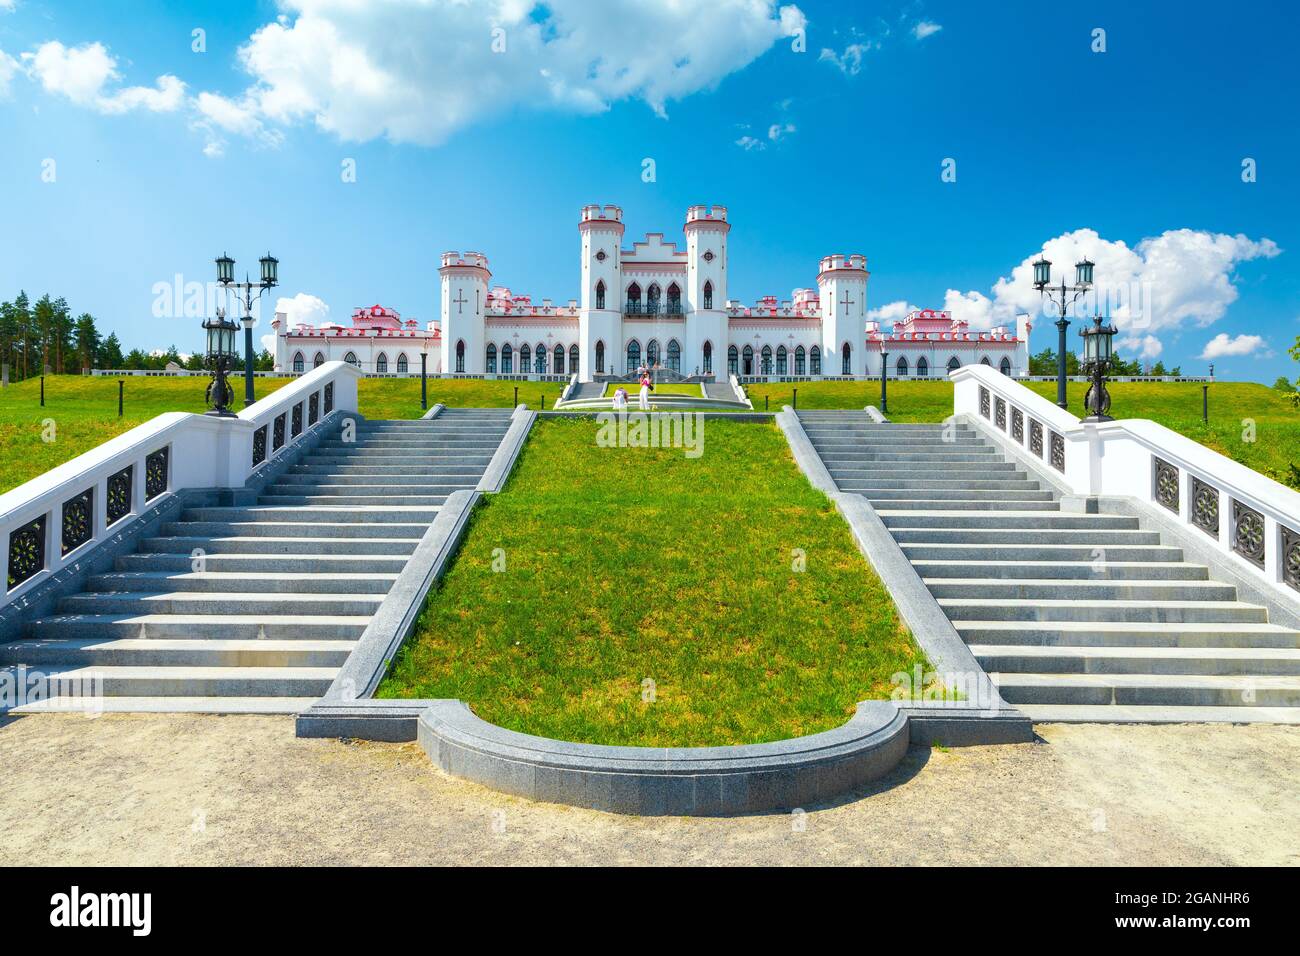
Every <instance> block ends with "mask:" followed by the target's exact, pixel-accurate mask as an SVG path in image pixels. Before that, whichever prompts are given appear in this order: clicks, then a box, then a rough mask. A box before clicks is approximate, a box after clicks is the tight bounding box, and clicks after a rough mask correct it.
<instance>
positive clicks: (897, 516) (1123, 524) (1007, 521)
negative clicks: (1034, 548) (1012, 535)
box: [877, 508, 1140, 532]
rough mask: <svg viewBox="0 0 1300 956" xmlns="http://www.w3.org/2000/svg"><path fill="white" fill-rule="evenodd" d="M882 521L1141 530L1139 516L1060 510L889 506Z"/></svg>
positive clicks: (902, 524) (898, 525)
mask: <svg viewBox="0 0 1300 956" xmlns="http://www.w3.org/2000/svg"><path fill="white" fill-rule="evenodd" d="M877 511H878V513H879V514H880V520H881V521H882V522H884V525H885V527H886V528H889V529H890V530H891V532H892V531H893V529H895V528H898V529H900V530H901V529H904V528H947V529H949V530H952V529H954V528H1006V527H1008V526H1009V525H1014V526H1015V527H1017V528H1063V529H1066V530H1071V529H1073V530H1079V529H1088V528H1095V529H1098V530H1112V531H1138V530H1140V525H1139V523H1138V519H1137V518H1130V517H1127V516H1126V515H1086V514H1068V513H1065V512H1060V511H1053V512H1041V511H1026V512H1024V513H1021V514H1008V513H1007V512H998V513H997V514H992V513H990V514H961V515H955V514H952V513H951V512H947V511H928V512H927V511H906V512H891V511H889V510H888V509H887V508H879V509H877Z"/></svg>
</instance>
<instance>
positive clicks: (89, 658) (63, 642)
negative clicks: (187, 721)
mask: <svg viewBox="0 0 1300 956" xmlns="http://www.w3.org/2000/svg"><path fill="white" fill-rule="evenodd" d="M356 644H357V642H356V641H330V640H325V641H318V640H301V639H300V640H274V639H271V638H267V639H265V640H257V639H253V640H239V639H234V640H232V639H227V638H199V639H191V640H185V639H176V638H145V639H141V638H138V637H124V638H111V637H109V638H104V637H86V638H62V639H60V638H51V639H41V638H37V639H29V640H22V641H15V642H13V643H12V644H0V663H3V664H27V665H28V666H29V667H37V666H40V665H48V664H58V665H63V666H66V667H93V666H98V667H342V666H343V663H344V662H345V661H346V660H347V659H348V655H349V654H350V653H352V649H353V648H354V647H356Z"/></svg>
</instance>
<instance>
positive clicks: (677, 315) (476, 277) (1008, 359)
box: [276, 205, 1030, 382]
mask: <svg viewBox="0 0 1300 956" xmlns="http://www.w3.org/2000/svg"><path fill="white" fill-rule="evenodd" d="M682 231H683V233H684V240H685V248H683V249H679V248H678V247H677V243H676V242H666V241H664V234H663V233H658V232H652V233H648V234H647V235H646V237H645V238H644V239H642V240H639V241H634V242H633V243H632V247H631V248H630V249H629V248H624V244H623V238H624V237H623V233H624V225H623V210H622V209H620V208H619V207H618V206H612V205H606V206H600V205H590V206H584V207H583V209H582V218H581V221H580V222H579V223H578V234H579V238H580V240H581V250H582V288H581V293H580V297H579V298H577V299H570V300H569V301H568V302H567V303H565V304H563V305H557V304H555V303H554V302H552V301H551V300H550V299H543V300H542V301H541V302H540V303H538V302H534V301H533V300H532V299H531V298H530V297H529V296H527V295H521V294H518V293H515V292H512V291H511V290H510V289H509V288H507V287H505V286H502V285H493V283H492V273H491V271H490V270H489V268H488V259H487V256H485V255H483V254H482V253H478V252H466V253H463V254H462V253H458V252H446V253H443V255H442V265H441V267H440V268H439V270H438V274H439V276H440V277H441V287H442V311H441V321H440V322H439V323H436V324H435V323H430V325H429V328H428V329H418V328H417V327H416V324H415V323H413V322H406V323H402V322H401V321H400V317H398V316H397V315H396V313H395V312H392V310H385V309H383V308H382V307H380V306H375V307H373V308H371V309H361V310H357V313H355V314H354V316H353V327H352V328H342V327H338V328H336V327H331V328H329V329H324V330H321V329H313V328H310V327H303V326H300V327H298V328H295V329H289V328H287V327H286V326H287V323H285V322H284V321H282V320H281V317H280V316H277V326H276V331H277V350H276V363H277V366H279V367H280V368H281V369H283V370H285V371H299V370H300V365H301V366H302V367H305V368H307V369H310V368H311V367H312V366H313V365H315V364H319V363H320V362H321V361H322V360H323V359H322V356H323V357H324V359H344V360H345V361H349V362H352V363H353V364H355V365H357V366H358V367H359V368H361V369H362V370H364V371H366V372H368V373H370V374H380V375H382V374H390V375H391V374H401V373H408V374H419V371H420V369H419V353H420V352H421V351H427V352H428V356H429V357H428V365H429V371H430V372H431V373H438V372H440V373H442V374H446V375H464V376H496V377H507V376H509V377H519V378H522V377H525V376H527V377H530V378H531V377H536V376H539V375H547V376H561V375H562V376H565V377H567V376H570V375H572V374H573V373H575V372H576V373H577V374H578V378H579V381H583V382H588V381H593V380H595V379H597V378H598V377H601V376H606V375H622V374H626V373H627V372H628V371H629V370H635V369H636V368H638V367H639V366H641V365H643V364H645V365H649V366H654V367H659V368H663V369H668V370H671V371H672V372H675V373H678V374H680V375H683V376H692V375H705V376H708V375H711V376H715V377H716V378H719V379H722V380H724V381H725V379H726V377H727V375H728V374H732V375H736V376H737V377H738V378H740V379H741V380H742V381H744V380H750V379H754V378H763V377H779V378H840V377H844V376H857V377H861V376H877V375H879V374H880V364H881V351H882V346H883V350H884V352H885V353H886V354H887V355H888V363H889V375H890V377H891V378H892V377H901V378H913V377H920V378H924V377H942V376H946V375H947V373H948V372H949V371H951V370H953V369H955V368H958V367H959V366H962V365H969V364H975V363H983V364H986V365H989V366H991V367H993V368H996V369H999V370H1000V371H1002V372H1003V373H1005V374H1007V375H1014V376H1020V375H1026V374H1028V370H1029V332H1030V323H1029V317H1028V316H1027V315H1022V316H1019V317H1018V318H1017V321H1016V328H1015V329H1014V330H1009V329H1007V328H1005V327H999V328H994V329H990V330H987V331H977V330H971V329H970V328H969V327H968V325H967V323H966V322H963V321H959V320H957V319H954V318H953V316H952V315H951V314H950V313H948V312H941V311H934V310H929V309H924V310H919V311H915V312H912V313H910V314H908V315H907V316H906V317H904V318H903V320H902V321H899V322H894V323H891V324H890V326H889V327H888V328H885V327H883V326H882V325H881V323H879V322H876V321H869V320H868V318H867V279H868V278H869V275H870V274H869V273H868V272H867V260H866V257H865V256H862V255H829V256H825V257H824V258H823V259H822V260H821V263H820V267H819V270H818V273H817V286H816V288H804V289H795V290H794V291H793V293H792V295H791V297H790V298H789V299H784V300H778V298H777V297H776V296H775V295H768V296H763V297H762V298H760V299H759V300H758V301H757V302H756V303H755V304H754V305H752V306H744V305H741V304H740V302H738V301H736V300H733V299H730V298H728V283H727V274H728V268H727V266H728V256H727V236H728V233H729V232H730V231H731V224H730V223H729V222H728V221H727V210H726V208H725V207H723V206H691V207H690V208H689V209H688V210H687V211H686V222H685V224H684V225H683V227H682ZM376 313H382V314H380V315H377V314H376Z"/></svg>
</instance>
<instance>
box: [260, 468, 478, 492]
mask: <svg viewBox="0 0 1300 956" xmlns="http://www.w3.org/2000/svg"><path fill="white" fill-rule="evenodd" d="M481 477H482V472H481V471H480V470H478V469H475V470H474V471H467V472H464V473H462V474H459V475H449V474H444V473H443V472H442V470H441V469H436V470H427V469H426V470H424V471H419V472H415V473H413V474H409V475H395V474H385V473H379V474H376V473H374V472H370V473H363V474H356V473H352V474H339V473H337V472H326V473H321V472H307V473H303V472H297V471H290V472H286V473H285V474H284V475H282V476H281V478H280V480H279V481H278V482H277V483H276V484H275V485H273V486H271V487H274V488H295V489H296V488H340V487H349V486H350V487H359V488H403V489H405V488H450V489H452V490H453V491H454V490H456V489H458V488H473V487H474V486H475V485H476V484H478V480H479V478H481Z"/></svg>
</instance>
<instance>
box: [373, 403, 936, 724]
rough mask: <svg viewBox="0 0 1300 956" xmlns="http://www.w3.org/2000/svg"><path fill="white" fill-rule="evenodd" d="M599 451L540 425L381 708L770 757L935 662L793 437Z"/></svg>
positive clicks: (590, 435)
mask: <svg viewBox="0 0 1300 956" xmlns="http://www.w3.org/2000/svg"><path fill="white" fill-rule="evenodd" d="M595 437H596V426H595V424H594V423H593V422H592V421H591V420H589V419H587V420H581V419H579V420H570V419H551V420H546V421H541V422H538V423H537V425H536V426H535V427H534V429H533V432H532V436H531V437H530V439H529V442H528V445H527V447H526V448H525V451H524V454H523V455H522V457H521V459H520V461H519V462H518V464H517V466H516V470H515V473H514V475H513V477H512V478H511V480H510V484H509V486H508V487H507V489H506V491H505V492H504V493H502V494H500V495H497V496H494V497H492V498H491V499H489V500H488V501H487V502H486V503H485V504H484V505H483V506H482V507H481V508H480V510H479V511H478V512H477V513H476V514H475V515H474V517H473V520H472V523H471V527H470V529H469V532H468V534H467V536H466V539H465V542H464V545H463V547H462V548H461V551H460V553H459V554H458V556H457V557H456V559H455V562H454V564H453V566H452V567H451V568H450V570H449V571H448V573H447V575H446V577H445V578H444V580H443V582H442V584H441V586H440V587H439V589H438V590H436V591H435V592H434V593H433V594H432V595H431V597H430V600H429V604H428V606H427V607H426V609H425V611H424V614H423V616H422V618H421V621H420V624H419V627H418V629H417V634H416V636H414V637H413V638H412V639H411V641H410V642H409V643H408V644H407V646H406V647H405V648H404V649H403V652H402V654H401V655H400V656H399V659H398V661H397V662H396V663H395V665H394V667H393V669H392V672H391V673H390V675H389V676H388V678H387V679H386V680H385V682H384V684H383V685H382V686H381V688H380V692H379V694H380V696H381V697H457V698H461V699H462V700H465V701H467V702H469V704H470V705H471V706H472V707H473V708H474V710H475V712H476V713H477V714H479V715H480V716H481V717H483V718H485V719H486V720H490V721H492V722H494V723H497V724H500V725H502V726H504V727H509V728H511V729H514V730H519V731H524V732H527V733H534V734H543V735H546V736H549V737H555V738H559V739H564V740H575V741H585V742H595V743H606V744H635V745H643V746H687V745H690V746H699V745H712V744H738V743H757V742H761V741H768V740H778V739H781V738H785V737H791V736H797V735H803V734H809V733H814V732H816V731H820V730H826V729H828V728H831V727H835V726H838V725H839V724H841V723H843V722H844V721H845V720H847V719H848V717H849V716H851V714H852V712H853V705H854V704H855V703H856V702H857V701H859V700H862V699H865V698H869V697H887V696H888V693H889V690H890V682H889V679H890V676H891V675H892V674H893V673H895V672H896V671H899V670H906V669H909V668H910V667H911V666H912V665H913V664H914V663H915V662H917V661H918V660H920V659H921V658H920V652H919V651H918V650H917V648H916V646H915V644H914V643H913V642H912V640H911V638H910V636H908V635H907V634H906V633H905V632H904V631H903V630H902V628H901V627H900V624H899V622H898V619H897V618H896V616H895V612H894V608H893V605H892V603H891V601H890V598H889V595H888V593H887V592H886V590H885V588H884V586H883V585H882V584H881V583H880V581H879V580H878V579H877V578H876V577H875V575H874V573H873V572H872V571H871V569H870V567H869V566H868V565H867V563H866V562H865V560H864V559H863V558H862V556H861V555H860V554H859V552H858V550H857V548H856V547H855V545H854V543H853V541H852V538H851V537H850V534H849V531H848V527H847V526H846V525H845V524H844V522H843V520H842V519H841V518H840V517H839V516H838V514H836V512H835V511H834V510H833V508H832V507H831V505H830V503H829V501H828V500H827V499H826V498H825V496H824V495H822V494H820V493H818V492H816V491H814V490H813V489H812V488H811V487H810V486H809V485H808V482H807V480H806V479H805V478H804V477H803V475H802V474H801V473H800V472H799V470H798V468H797V467H796V466H795V464H794V462H793V460H792V459H791V457H790V454H789V450H788V448H787V446H786V443H785V439H784V437H783V436H782V435H781V433H780V432H779V431H778V430H777V429H776V427H775V426H774V425H769V424H744V423H739V422H727V421H720V420H709V421H708V422H707V423H706V424H705V431H704V437H705V442H704V454H703V455H702V457H700V458H696V459H688V458H686V457H685V456H684V454H683V452H682V451H681V450H680V449H677V450H672V449H650V448H601V447H598V446H597V445H596V442H595ZM796 548H798V549H802V550H803V552H804V553H805V554H806V556H807V559H806V570H805V571H795V570H793V562H794V555H793V554H792V552H793V550H794V549H796ZM498 549H499V550H498ZM494 561H496V562H498V564H497V566H498V567H501V564H500V562H502V561H503V562H504V570H500V571H497V570H494ZM646 678H649V679H651V680H653V681H654V683H655V700H654V701H653V702H645V701H643V700H642V693H643V691H642V681H643V680H644V679H646Z"/></svg>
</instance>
